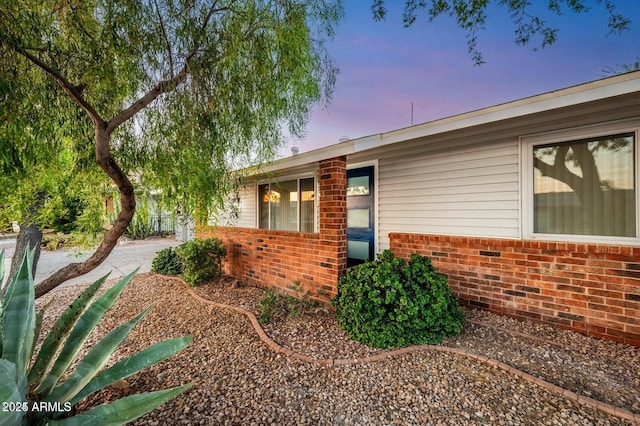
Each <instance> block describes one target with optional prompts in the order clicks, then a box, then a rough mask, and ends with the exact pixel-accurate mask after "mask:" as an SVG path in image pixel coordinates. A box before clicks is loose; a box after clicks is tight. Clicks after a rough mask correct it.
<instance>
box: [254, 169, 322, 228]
mask: <svg viewBox="0 0 640 426" xmlns="http://www.w3.org/2000/svg"><path fill="white" fill-rule="evenodd" d="M258 197H259V203H258V204H259V220H258V222H259V223H258V225H259V227H260V228H261V229H276V230H280V231H300V232H314V230H315V184H314V179H313V178H306V179H292V180H287V181H282V182H274V183H265V184H262V185H259V186H258Z"/></svg>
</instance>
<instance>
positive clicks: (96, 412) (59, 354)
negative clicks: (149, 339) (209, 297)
mask: <svg viewBox="0 0 640 426" xmlns="http://www.w3.org/2000/svg"><path fill="white" fill-rule="evenodd" d="M32 263H33V251H29V252H28V253H27V254H26V255H25V258H24V260H23V262H22V265H21V267H20V269H19V271H18V272H17V273H16V274H15V275H14V276H13V277H12V278H11V279H10V281H9V282H8V284H7V286H6V287H5V288H2V294H1V296H0V353H1V354H2V357H1V358H0V382H1V383H2V386H1V387H0V400H2V401H3V402H7V403H13V404H14V406H17V407H20V408H21V409H19V410H10V411H9V410H3V411H0V424H3V425H4V424H7V425H14V424H40V423H48V424H51V425H56V424H59V425H66V424H89V422H91V423H94V424H111V425H120V424H125V423H127V422H130V421H132V420H134V419H136V418H138V417H140V416H142V415H143V414H145V413H147V412H149V411H151V410H153V409H154V408H156V407H157V406H159V405H160V404H162V403H164V402H166V401H168V400H169V399H171V398H173V397H174V396H176V395H178V394H179V393H181V392H183V391H184V390H186V389H188V388H189V386H190V385H184V386H178V387H174V388H171V389H165V390H160V391H155V392H148V393H141V394H134V395H130V396H127V397H125V398H122V399H119V400H116V401H114V402H111V403H108V404H103V405H99V406H97V407H95V408H93V409H91V410H89V411H87V412H83V413H79V414H77V415H75V416H73V417H66V418H64V415H65V412H68V411H69V410H70V409H71V407H73V406H74V405H75V404H76V403H78V402H79V401H81V400H82V399H84V398H86V397H87V396H89V395H91V394H93V393H94V392H96V391H98V390H100V389H102V388H104V387H107V386H109V385H111V384H113V383H115V382H117V381H118V380H121V379H124V378H126V377H129V376H131V375H133V374H135V373H138V372H139V371H141V370H143V369H145V368H147V367H149V366H151V365H154V364H156V363H158V362H160V361H162V360H165V359H167V358H169V357H170V356H172V355H174V354H176V353H178V352H179V351H181V350H182V349H183V348H185V347H186V346H187V345H188V344H189V343H190V342H191V338H190V337H188V336H185V337H181V338H177V339H170V340H166V341H163V342H160V343H157V344H155V345H152V346H149V347H147V348H146V349H144V350H142V351H140V352H137V353H134V354H133V355H130V356H128V357H126V358H124V359H122V360H120V361H118V362H116V363H115V364H113V365H112V366H111V367H108V368H106V369H105V368H104V367H105V366H106V364H107V362H108V360H109V358H110V357H111V355H112V354H113V352H114V351H115V350H116V348H117V347H118V346H119V345H120V344H121V343H122V341H123V340H124V339H125V338H126V337H127V336H128V334H129V333H130V332H131V330H132V329H133V327H135V325H136V324H138V323H139V322H140V320H142V318H144V316H145V315H146V314H147V313H148V312H149V310H150V309H151V307H149V308H147V309H145V310H144V311H142V312H141V313H140V314H138V315H137V316H135V317H134V318H132V319H131V320H129V321H128V322H126V323H124V324H122V325H120V326H118V327H116V328H115V329H113V330H112V331H111V332H110V333H108V334H107V335H106V336H104V337H103V338H102V339H101V340H99V341H98V342H97V343H96V344H95V345H93V347H92V348H91V349H90V350H89V351H88V352H87V353H86V355H85V356H84V357H82V358H80V357H79V353H80V350H81V348H82V346H83V344H84V343H85V341H86V340H87V338H88V336H89V335H90V334H91V332H92V331H93V330H94V329H95V327H96V326H97V325H98V323H99V322H100V320H101V319H102V317H103V316H104V314H105V313H106V312H107V311H108V310H109V309H110V308H111V307H112V306H113V305H114V303H115V302H116V301H117V299H118V297H119V295H120V294H121V292H122V291H123V289H124V287H125V286H126V285H127V284H128V283H129V281H130V280H131V278H132V277H133V275H134V274H135V272H136V271H133V272H132V273H130V274H129V275H127V276H126V277H124V278H123V279H122V280H120V281H119V282H118V283H117V284H116V285H114V286H113V287H111V288H109V289H107V290H106V291H105V292H104V293H103V294H102V295H101V296H98V290H99V289H100V287H101V286H102V284H103V283H104V282H105V280H106V278H107V277H106V276H105V277H102V278H101V279H99V280H98V281H96V282H95V283H93V284H92V285H90V286H89V287H88V288H87V289H86V290H85V291H84V292H83V293H82V294H81V295H80V296H78V298H77V299H76V300H75V301H74V302H73V303H72V304H71V305H70V306H69V307H68V308H67V309H66V310H65V311H64V312H63V313H62V315H60V317H59V318H58V319H57V320H56V321H55V323H54V324H53V326H52V328H51V330H50V331H49V333H48V334H47V336H46V337H45V338H44V340H43V342H42V345H41V346H40V349H39V350H38V351H37V352H36V351H35V347H36V341H37V336H38V334H39V333H40V326H41V323H42V318H43V312H42V311H40V312H37V313H36V310H35V295H34V286H33V277H32V276H31V271H32ZM3 265H4V251H2V252H0V282H1V281H2V278H3V276H4V267H3ZM32 359H34V360H33V363H32V364H31V360H32ZM40 403H50V405H49V406H51V407H53V408H52V409H53V411H41V410H37V409H36V410H34V409H33V408H34V404H40Z"/></svg>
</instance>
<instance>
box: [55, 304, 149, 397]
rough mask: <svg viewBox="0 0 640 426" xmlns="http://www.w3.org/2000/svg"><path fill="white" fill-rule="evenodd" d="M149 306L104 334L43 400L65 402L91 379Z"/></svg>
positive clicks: (145, 313) (142, 316) (147, 311)
mask: <svg viewBox="0 0 640 426" xmlns="http://www.w3.org/2000/svg"><path fill="white" fill-rule="evenodd" d="M150 310H151V307H148V308H147V309H145V310H144V311H142V312H140V313H139V314H138V315H136V316H135V317H134V318H133V319H131V320H130V321H128V322H126V323H124V324H121V325H119V326H118V327H116V328H115V329H113V330H112V331H111V332H110V333H108V334H107V335H106V336H104V337H103V338H102V339H100V341H99V342H98V343H96V344H95V345H94V346H93V348H91V350H90V351H89V353H87V355H86V356H85V357H84V358H83V359H82V360H81V361H80V363H78V366H77V367H76V369H75V370H74V371H73V373H72V374H71V376H69V378H67V379H66V380H65V381H64V383H62V384H60V385H58V386H57V387H56V388H55V389H54V390H53V392H51V394H50V395H49V396H47V397H46V398H45V399H44V400H45V401H56V402H67V401H69V400H70V399H71V398H73V396H74V395H76V394H77V393H78V392H80V390H82V388H84V387H85V386H86V384H87V383H89V382H90V381H91V379H93V378H94V377H95V376H96V374H98V373H99V372H100V370H102V367H104V366H105V364H106V363H107V361H108V360H109V358H111V354H113V352H114V351H115V350H116V348H117V347H118V346H120V343H122V341H123V340H124V339H125V338H126V337H127V336H128V335H129V333H130V332H131V330H132V329H133V327H135V326H136V324H138V323H139V322H140V320H142V318H144V317H145V316H146V315H147V314H148V313H149V311H150Z"/></svg>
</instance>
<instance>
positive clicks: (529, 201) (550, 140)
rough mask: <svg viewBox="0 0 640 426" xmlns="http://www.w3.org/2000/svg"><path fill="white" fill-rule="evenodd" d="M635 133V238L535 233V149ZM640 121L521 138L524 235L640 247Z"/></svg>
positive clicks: (597, 125) (614, 122) (542, 238)
mask: <svg viewBox="0 0 640 426" xmlns="http://www.w3.org/2000/svg"><path fill="white" fill-rule="evenodd" d="M620 133H633V134H634V143H635V146H634V148H635V170H634V174H635V189H636V236H635V237H611V236H599V235H572V234H543V233H536V232H534V231H533V224H534V217H533V216H534V213H533V211H534V208H533V173H534V167H533V147H535V146H537V145H545V144H554V143H562V142H571V141H578V140H581V139H589V138H597V137H601V136H609V135H616V134H620ZM639 136H640V119H638V118H634V119H628V120H619V121H613V122H608V123H599V124H593V125H588V126H582V127H576V128H570V129H563V130H558V131H551V132H545V133H538V134H532V135H527V136H521V137H520V149H521V151H520V158H521V159H522V161H521V179H520V182H521V191H522V205H521V212H522V215H521V216H522V222H521V227H522V236H523V238H525V239H532V240H551V241H567V242H582V243H606V244H611V243H612V244H629V245H640V179H639V175H640V173H639V172H640V155H639V152H640V146H639V145H640V140H639Z"/></svg>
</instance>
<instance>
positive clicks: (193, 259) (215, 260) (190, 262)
mask: <svg viewBox="0 0 640 426" xmlns="http://www.w3.org/2000/svg"><path fill="white" fill-rule="evenodd" d="M176 252H177V253H178V256H180V260H181V261H182V265H183V267H184V272H183V274H182V278H183V279H184V280H185V281H186V282H187V284H189V285H191V286H194V285H198V284H201V283H203V282H205V281H207V280H210V279H212V278H215V277H216V276H217V275H218V274H220V272H221V270H222V268H221V261H222V259H223V258H224V257H225V256H226V255H227V249H226V248H225V246H224V244H223V242H222V240H220V239H219V238H205V239H198V238H197V239H194V240H191V241H188V242H186V243H184V244H181V245H179V246H178V247H177V248H176Z"/></svg>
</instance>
